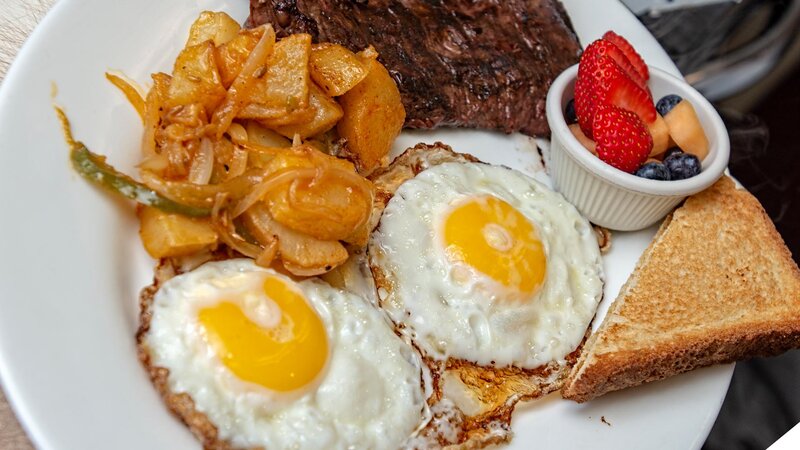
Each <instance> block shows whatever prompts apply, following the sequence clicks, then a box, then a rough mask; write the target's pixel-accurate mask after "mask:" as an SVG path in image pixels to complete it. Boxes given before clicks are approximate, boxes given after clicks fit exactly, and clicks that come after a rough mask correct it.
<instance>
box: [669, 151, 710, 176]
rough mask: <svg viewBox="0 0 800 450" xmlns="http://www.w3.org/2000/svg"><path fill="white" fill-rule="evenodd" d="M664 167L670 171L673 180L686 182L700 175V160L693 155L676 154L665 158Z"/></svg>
mask: <svg viewBox="0 0 800 450" xmlns="http://www.w3.org/2000/svg"><path fill="white" fill-rule="evenodd" d="M664 165H665V166H667V169H669V175H670V177H671V179H673V180H685V179H686V178H691V177H693V176H695V175H697V174H699V173H700V170H701V167H700V160H699V159H697V156H695V155H692V154H691V153H676V154H674V155H672V156H669V157H667V158H664Z"/></svg>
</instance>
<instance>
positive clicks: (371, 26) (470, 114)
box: [247, 0, 580, 136]
mask: <svg viewBox="0 0 800 450" xmlns="http://www.w3.org/2000/svg"><path fill="white" fill-rule="evenodd" d="M264 23H271V24H272V25H273V26H274V27H275V29H276V31H277V32H278V35H279V36H282V35H286V34H291V33H309V34H311V35H312V37H313V38H314V40H315V41H330V42H336V43H339V44H342V45H344V46H345V47H348V48H350V49H351V50H354V51H358V50H361V49H363V48H365V47H366V46H368V45H370V44H371V45H373V46H374V47H375V48H376V49H377V50H378V53H380V58H381V62H383V64H384V65H385V66H386V67H387V68H388V69H389V72H390V73H391V74H392V77H394V79H395V81H396V82H397V85H398V86H399V88H400V93H401V94H402V97H403V104H404V106H405V108H406V126H409V127H414V128H435V127H438V126H457V127H470V128H488V129H496V130H502V131H505V132H513V131H521V132H523V133H525V134H528V135H537V136H541V135H547V134H549V128H548V126H547V120H546V118H545V111H544V103H545V97H546V96H547V89H548V88H549V86H550V83H551V82H552V81H553V79H554V78H555V77H556V76H557V75H558V74H559V73H560V72H561V71H562V70H564V69H566V68H567V67H569V66H571V65H572V64H575V63H576V62H577V60H578V55H579V53H580V44H579V43H578V39H577V37H576V36H575V33H574V31H573V30H572V25H571V24H570V21H569V18H568V17H567V15H566V12H565V11H564V9H563V7H562V5H561V3H560V2H559V1H558V0H507V1H504V0H394V1H392V0H251V3H250V17H249V19H248V21H247V25H249V26H257V25H261V24H264Z"/></svg>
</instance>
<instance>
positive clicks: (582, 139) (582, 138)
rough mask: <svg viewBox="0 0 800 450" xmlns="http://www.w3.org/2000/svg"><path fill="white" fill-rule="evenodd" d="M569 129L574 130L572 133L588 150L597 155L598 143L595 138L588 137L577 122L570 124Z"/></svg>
mask: <svg viewBox="0 0 800 450" xmlns="http://www.w3.org/2000/svg"><path fill="white" fill-rule="evenodd" d="M569 130H570V131H572V135H573V136H575V138H576V139H577V140H578V142H580V143H581V145H583V146H584V147H586V150H589V151H590V152H591V153H592V154H593V155H594V156H597V144H596V143H595V142H594V141H593V140H591V139H589V138H588V137H586V135H585V134H583V131H581V126H580V125H578V124H577V123H573V124H572V125H570V126H569Z"/></svg>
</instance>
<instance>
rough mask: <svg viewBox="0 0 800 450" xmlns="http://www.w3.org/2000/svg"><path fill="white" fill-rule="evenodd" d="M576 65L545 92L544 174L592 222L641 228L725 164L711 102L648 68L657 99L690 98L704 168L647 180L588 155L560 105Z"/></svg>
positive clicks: (725, 145)
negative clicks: (703, 146)
mask: <svg viewBox="0 0 800 450" xmlns="http://www.w3.org/2000/svg"><path fill="white" fill-rule="evenodd" d="M577 73H578V66H577V65H574V66H572V67H570V68H569V69H567V70H565V71H564V72H563V73H562V74H561V75H559V76H558V78H556V79H555V81H553V84H552V85H551V86H550V90H549V91H548V93H547V105H546V109H547V121H548V122H549V124H550V131H551V137H550V161H549V166H548V172H549V173H550V177H551V178H552V179H553V183H554V185H555V188H556V190H558V191H560V192H561V193H562V194H563V195H564V197H565V198H566V199H567V200H568V201H569V202H570V203H572V204H573V205H575V206H576V207H577V208H578V210H579V211H580V212H581V213H582V214H583V215H584V216H586V218H587V219H589V220H590V221H591V222H592V223H594V224H597V225H600V226H603V227H606V228H610V229H612V230H621V231H629V230H639V229H642V228H646V227H648V226H650V225H652V224H654V223H656V222H657V221H659V220H660V219H662V218H663V217H664V216H666V215H667V214H668V213H669V212H670V211H671V210H672V209H673V208H674V207H675V206H677V205H678V203H680V202H681V201H682V200H683V199H684V198H686V197H687V196H689V195H692V194H695V193H697V192H700V191H702V190H703V189H705V188H707V187H709V186H711V185H712V184H714V182H715V181H717V180H718V179H719V178H720V177H721V176H722V174H723V172H724V171H725V168H726V167H727V166H728V157H729V155H730V142H729V141H728V133H727V131H726V129H725V125H724V124H723V123H722V119H720V117H719V114H717V111H716V110H715V109H714V107H713V106H711V104H710V103H709V102H708V100H706V99H705V98H704V97H703V96H702V95H701V94H700V93H699V92H697V91H696V90H694V89H693V88H692V87H691V86H689V84H687V83H686V82H685V81H683V80H682V79H680V78H676V77H674V76H672V75H670V74H668V73H666V72H664V71H662V70H659V69H656V68H654V67H650V81H649V83H648V84H649V86H650V90H651V91H652V93H653V99H654V100H655V101H658V99H660V98H661V97H663V96H665V95H667V94H677V95H680V96H681V97H683V98H684V99H686V100H688V101H689V102H691V104H692V106H693V107H694V109H695V111H696V112H697V117H698V118H699V119H700V123H701V124H702V126H703V129H704V130H705V132H706V136H707V137H708V142H709V145H710V148H709V153H708V155H707V156H706V158H705V159H704V160H703V163H702V165H703V171H702V172H701V173H700V174H699V175H697V176H694V177H692V178H689V179H686V180H676V181H660V180H648V179H645V178H640V177H637V176H635V175H631V174H629V173H625V172H623V171H621V170H619V169H616V168H614V167H612V166H610V165H608V164H606V163H604V162H603V161H601V160H600V159H599V158H598V157H596V156H594V155H593V154H591V153H590V152H589V151H588V150H587V149H586V148H584V147H583V146H582V145H581V144H580V142H578V140H577V139H576V138H575V136H573V135H572V133H571V132H570V130H569V128H568V127H567V122H566V120H564V113H563V111H564V107H565V106H566V104H567V102H568V101H569V100H570V99H572V97H573V89H574V85H575V76H576V74H577Z"/></svg>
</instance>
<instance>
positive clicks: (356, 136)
mask: <svg viewBox="0 0 800 450" xmlns="http://www.w3.org/2000/svg"><path fill="white" fill-rule="evenodd" d="M368 62H369V73H368V74H367V76H366V78H364V80H363V81H361V82H360V83H358V84H357V85H356V86H355V87H354V88H352V89H350V90H349V91H347V93H345V94H344V95H342V96H341V97H339V103H340V104H341V105H342V109H343V110H344V116H343V117H342V120H340V121H339V124H338V125H337V130H338V132H339V135H340V136H341V137H343V138H345V139H347V147H348V149H349V151H350V152H351V154H352V155H353V157H354V159H355V160H356V166H357V167H358V170H359V172H361V173H370V172H372V170H373V169H375V168H376V167H378V166H379V165H381V163H382V162H383V161H384V160H385V158H386V156H387V155H388V154H389V150H390V149H391V147H392V142H394V139H395V138H396V137H397V135H398V134H400V130H401V129H402V128H403V122H405V119H406V111H405V108H403V103H402V101H401V99H400V91H399V90H398V89H397V85H396V84H395V82H394V80H393V79H392V77H391V76H390V75H389V72H388V71H387V70H386V68H385V67H383V65H382V64H381V63H380V62H378V61H377V60H374V59H371V60H368Z"/></svg>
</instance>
